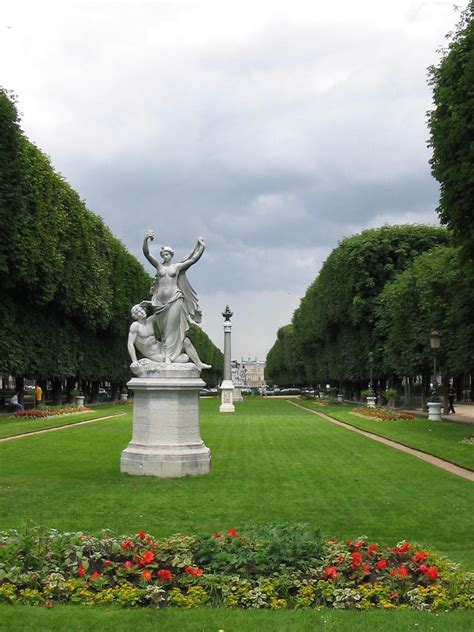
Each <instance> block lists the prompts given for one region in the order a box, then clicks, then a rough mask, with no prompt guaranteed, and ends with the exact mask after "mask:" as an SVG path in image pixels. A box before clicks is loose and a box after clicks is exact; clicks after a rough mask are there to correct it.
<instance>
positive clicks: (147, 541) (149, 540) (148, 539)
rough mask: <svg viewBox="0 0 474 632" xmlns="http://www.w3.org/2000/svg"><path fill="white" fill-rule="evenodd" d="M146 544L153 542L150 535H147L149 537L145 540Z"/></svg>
mask: <svg viewBox="0 0 474 632" xmlns="http://www.w3.org/2000/svg"><path fill="white" fill-rule="evenodd" d="M145 542H146V543H147V544H150V542H151V538H150V536H149V535H147V536H146V538H145Z"/></svg>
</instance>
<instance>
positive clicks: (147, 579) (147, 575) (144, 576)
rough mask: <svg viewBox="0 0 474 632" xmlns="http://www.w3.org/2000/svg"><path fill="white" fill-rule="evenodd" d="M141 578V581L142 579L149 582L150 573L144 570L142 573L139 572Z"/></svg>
mask: <svg viewBox="0 0 474 632" xmlns="http://www.w3.org/2000/svg"><path fill="white" fill-rule="evenodd" d="M141 576H142V577H143V579H144V580H145V581H146V582H149V581H150V579H151V573H150V571H146V570H145V571H142V572H141Z"/></svg>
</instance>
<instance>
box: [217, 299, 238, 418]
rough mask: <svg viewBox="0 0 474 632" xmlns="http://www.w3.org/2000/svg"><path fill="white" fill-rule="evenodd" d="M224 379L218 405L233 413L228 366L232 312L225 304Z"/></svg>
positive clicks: (223, 410) (220, 408)
mask: <svg viewBox="0 0 474 632" xmlns="http://www.w3.org/2000/svg"><path fill="white" fill-rule="evenodd" d="M222 316H224V380H223V382H222V384H221V405H220V407H219V412H220V413H234V412H235V406H234V384H233V383H232V370H231V366H230V360H231V346H230V336H231V331H232V323H231V322H230V319H231V318H232V316H233V313H232V312H231V311H230V309H229V306H228V305H227V306H226V308H225V310H224V312H222Z"/></svg>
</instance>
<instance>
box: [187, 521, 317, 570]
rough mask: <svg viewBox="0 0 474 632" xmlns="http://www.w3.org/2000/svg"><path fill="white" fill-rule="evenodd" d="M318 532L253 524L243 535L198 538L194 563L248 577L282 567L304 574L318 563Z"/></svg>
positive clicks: (300, 527)
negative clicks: (303, 572)
mask: <svg viewBox="0 0 474 632" xmlns="http://www.w3.org/2000/svg"><path fill="white" fill-rule="evenodd" d="M321 551H322V538H321V535H320V531H319V530H318V529H314V528H312V527H310V526H309V525H305V524H272V525H258V526H257V525H254V526H251V527H248V528H247V529H246V530H245V535H244V536H240V535H238V534H235V535H234V534H232V535H227V536H221V535H219V534H214V536H212V537H211V538H200V539H197V540H196V543H195V546H194V557H195V559H196V563H197V564H198V565H200V566H204V567H206V568H208V569H210V570H213V571H215V572H221V573H227V574H239V575H245V576H248V577H257V576H259V575H265V574H271V573H276V572H278V571H281V570H282V567H288V568H291V569H294V570H301V571H307V570H308V568H309V567H310V566H314V565H315V564H317V563H318V562H319V561H320V558H321Z"/></svg>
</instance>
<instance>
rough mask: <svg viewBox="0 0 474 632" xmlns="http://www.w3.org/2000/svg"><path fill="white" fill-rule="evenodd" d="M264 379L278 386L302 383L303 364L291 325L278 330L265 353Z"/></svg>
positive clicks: (303, 379) (303, 377) (303, 380)
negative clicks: (272, 342) (274, 340)
mask: <svg viewBox="0 0 474 632" xmlns="http://www.w3.org/2000/svg"><path fill="white" fill-rule="evenodd" d="M265 379H266V381H267V382H268V381H269V382H273V383H274V384H278V385H279V386H298V385H300V384H304V383H305V381H306V379H305V372H304V365H303V362H302V361H301V358H300V356H299V353H298V347H297V345H296V341H295V334H294V329H293V325H285V326H284V327H281V328H280V329H279V330H278V334H277V339H276V342H275V344H274V345H273V347H272V348H271V349H270V351H269V352H268V355H267V360H266V364H265Z"/></svg>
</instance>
